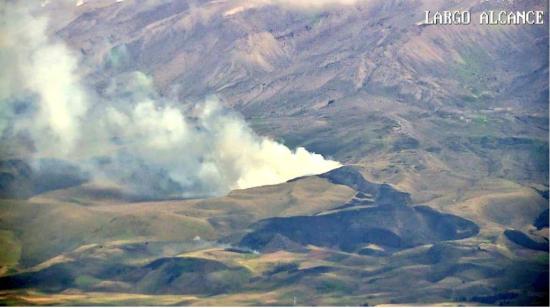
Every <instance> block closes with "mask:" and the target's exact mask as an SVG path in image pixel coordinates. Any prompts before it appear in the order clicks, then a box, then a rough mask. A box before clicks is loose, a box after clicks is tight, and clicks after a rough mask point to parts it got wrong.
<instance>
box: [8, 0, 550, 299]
mask: <svg viewBox="0 0 550 308" xmlns="http://www.w3.org/2000/svg"><path fill="white" fill-rule="evenodd" d="M329 2H331V3H330V4H327V5H319V6H312V7H309V6H307V5H304V6H300V5H299V6H296V5H292V4H289V3H290V2H289V3H287V2H286V1H259V0H258V1H239V0H236V1H223V0H219V1H165V0H162V1H161V0H155V1H153V0H134V1H129V0H126V1H122V2H115V1H108V0H100V1H88V2H85V3H84V4H82V5H79V6H76V5H74V4H73V3H72V2H58V3H50V4H48V5H46V6H44V7H43V8H42V9H43V10H44V11H45V12H46V13H47V14H50V16H54V17H55V16H57V18H53V19H52V21H51V24H50V27H49V31H50V32H51V33H50V35H52V36H55V37H58V38H60V39H62V40H63V41H65V42H67V43H68V44H69V45H70V47H71V48H72V49H73V50H75V51H76V53H77V54H78V55H79V58H80V60H81V62H82V64H83V66H82V67H83V68H82V74H83V76H84V77H83V78H84V79H86V81H87V82H89V83H90V84H92V85H93V86H94V87H95V90H97V92H98V95H100V96H101V95H105V97H108V95H109V91H110V88H109V86H110V84H111V82H112V81H113V80H119V79H117V78H124V77H125V76H128V75H129V74H132V73H134V72H136V71H138V72H141V73H143V74H144V75H146V76H150V77H151V78H152V82H153V83H154V87H155V88H156V89H158V91H159V92H160V93H161V94H162V95H163V96H165V97H169V98H170V99H173V100H176V101H179V102H181V104H182V106H191V105H194V104H195V103H196V102H197V101H200V100H202V99H203V98H204V97H206V96H208V95H212V94H215V95H217V96H218V97H219V98H220V99H221V101H222V103H223V104H224V105H225V106H226V107H228V108H231V109H233V110H236V111H238V112H239V113H241V114H242V115H243V116H244V118H245V120H246V121H247V123H248V124H249V125H250V126H251V127H252V129H253V130H254V131H255V132H257V133H258V134H260V135H264V136H269V137H271V138H273V139H274V140H278V141H280V142H282V143H283V144H285V145H287V146H289V147H291V148H293V147H297V146H304V147H306V148H307V149H308V150H310V151H313V152H316V153H320V154H322V155H324V156H325V157H328V158H331V159H335V160H337V161H339V162H341V163H342V164H343V166H342V167H340V168H337V169H334V170H332V171H329V172H327V173H323V174H320V175H311V176H304V177H299V178H296V179H292V180H290V181H288V182H285V183H281V184H276V185H268V186H260V187H253V188H248V189H239V190H233V191H231V192H230V193H228V194H227V195H225V196H219V197H212V198H188V199H184V198H179V199H178V198H143V197H142V196H137V195H135V194H131V193H128V191H126V190H124V189H123V188H122V187H120V186H119V185H116V184H114V183H111V182H109V181H103V180H101V179H94V178H92V177H91V176H90V175H89V174H86V173H85V172H82V171H81V170H79V169H78V168H77V167H75V166H72V165H71V164H70V163H67V162H64V161H59V160H52V159H47V158H41V159H42V160H41V164H40V168H36V167H34V165H33V164H32V162H30V159H29V156H30V154H29V150H28V148H25V147H19V146H15V145H13V144H11V143H10V142H3V143H0V145H1V148H0V155H1V156H0V158H1V159H0V198H1V199H0V304H3V305H22V304H24V305H200V306H210V305H288V306H291V305H339V306H343V305H354V306H363V305H365V306H374V305H384V304H402V305H403V304H417V305H418V304H430V305H459V304H464V305H541V306H544V305H546V306H547V305H548V288H549V285H548V275H549V259H548V258H549V253H548V249H549V248H548V237H549V236H548V232H549V231H548V202H549V201H548V162H549V156H548V130H549V127H548V17H547V13H548V6H547V2H544V1H534V0H533V1H497V0H495V1H479V0H458V1H438V0H421V1H399V0H391V1H382V0H380V1H378V0H373V1H364V2H363V1H355V2H353V1H351V2H352V4H342V3H340V2H339V1H334V2H332V1H329ZM300 3H301V2H300ZM304 3H305V2H304ZM454 8H461V9H469V10H471V11H472V14H473V16H472V19H473V20H475V18H476V16H477V14H479V12H480V11H482V10H489V9H495V10H500V9H508V10H531V9H539V10H544V11H545V18H546V19H545V25H542V26H490V27H489V26H480V25H478V24H476V23H472V24H471V25H468V26H431V25H422V24H421V21H422V19H423V12H424V10H427V9H429V10H432V11H433V10H438V9H439V10H442V9H454ZM181 155H185V153H182V154H181ZM159 185H162V183H160V184H159Z"/></svg>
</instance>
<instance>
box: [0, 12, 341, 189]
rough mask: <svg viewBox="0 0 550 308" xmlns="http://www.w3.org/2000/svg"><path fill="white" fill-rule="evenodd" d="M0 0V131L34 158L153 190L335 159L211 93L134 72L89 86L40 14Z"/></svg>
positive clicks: (225, 181) (272, 178)
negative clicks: (175, 92)
mask: <svg viewBox="0 0 550 308" xmlns="http://www.w3.org/2000/svg"><path fill="white" fill-rule="evenodd" d="M0 6H1V13H2V20H3V21H2V24H1V29H0V33H3V34H4V36H3V37H2V40H0V64H1V65H2V66H3V68H4V73H3V75H2V77H1V78H0V104H1V105H0V106H1V107H0V121H1V122H0V123H1V124H0V132H1V134H2V135H1V138H2V140H17V141H20V140H27V141H29V142H30V143H31V144H32V149H33V150H32V153H31V154H32V158H33V159H34V160H40V159H44V158H48V159H57V160H63V161H66V162H70V163H71V164H73V165H77V166H79V167H80V169H82V170H83V171H79V172H85V173H86V174H91V175H92V179H93V180H94V181H98V182H102V183H105V182H107V183H111V184H112V185H116V186H119V187H120V188H121V189H123V190H125V191H127V192H129V193H134V194H135V193H139V194H141V195H143V196H147V197H150V198H166V197H195V196H212V195H221V194H225V193H227V192H228V191H230V190H232V189H239V188H248V187H253V186H259V185H268V184H276V183H280V182H284V181H287V180H289V179H292V178H295V177H299V176H303V175H309V174H318V173H322V172H326V171H328V170H331V169H333V168H336V167H338V166H340V164H339V163H338V162H336V161H331V160H326V159H325V158H323V157H322V156H321V155H318V154H315V153H311V152H308V151H307V150H306V149H304V148H297V149H295V150H291V149H289V148H287V147H286V146H285V145H283V144H281V143H278V142H275V141H273V140H271V139H269V138H265V137H260V136H258V135H256V134H255V133H254V131H253V130H252V129H251V128H249V127H248V126H247V125H246V123H245V122H244V120H243V119H242V118H241V117H240V116H239V115H238V114H237V113H235V112H233V111H230V110H227V109H226V108H223V106H222V104H220V101H219V100H218V99H217V98H216V97H215V96H211V97H208V98H205V100H204V101H203V102H198V103H195V104H192V105H189V104H187V105H186V106H190V107H183V104H179V103H177V102H173V101H170V100H168V99H166V98H164V97H161V96H160V95H159V94H158V93H157V92H156V91H155V89H154V86H153V82H152V80H151V79H150V78H149V77H148V76H147V75H145V74H143V73H141V72H133V73H126V74H123V75H119V76H115V77H114V78H113V80H112V82H111V84H110V85H109V86H108V87H107V88H106V89H104V91H102V92H101V93H97V92H95V91H92V90H91V89H90V88H88V87H87V86H86V85H85V84H84V82H83V81H82V79H81V76H79V74H78V63H79V59H78V58H77V56H76V55H75V54H74V53H73V52H72V51H71V50H70V49H69V48H67V46H66V45H65V44H64V43H63V42H61V41H54V40H52V39H51V38H49V37H48V35H47V20H46V19H45V18H43V17H40V16H35V14H34V15H33V13H32V12H31V11H30V10H29V8H28V7H25V6H23V5H21V4H20V3H17V4H15V3H12V2H9V3H3V4H0Z"/></svg>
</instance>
